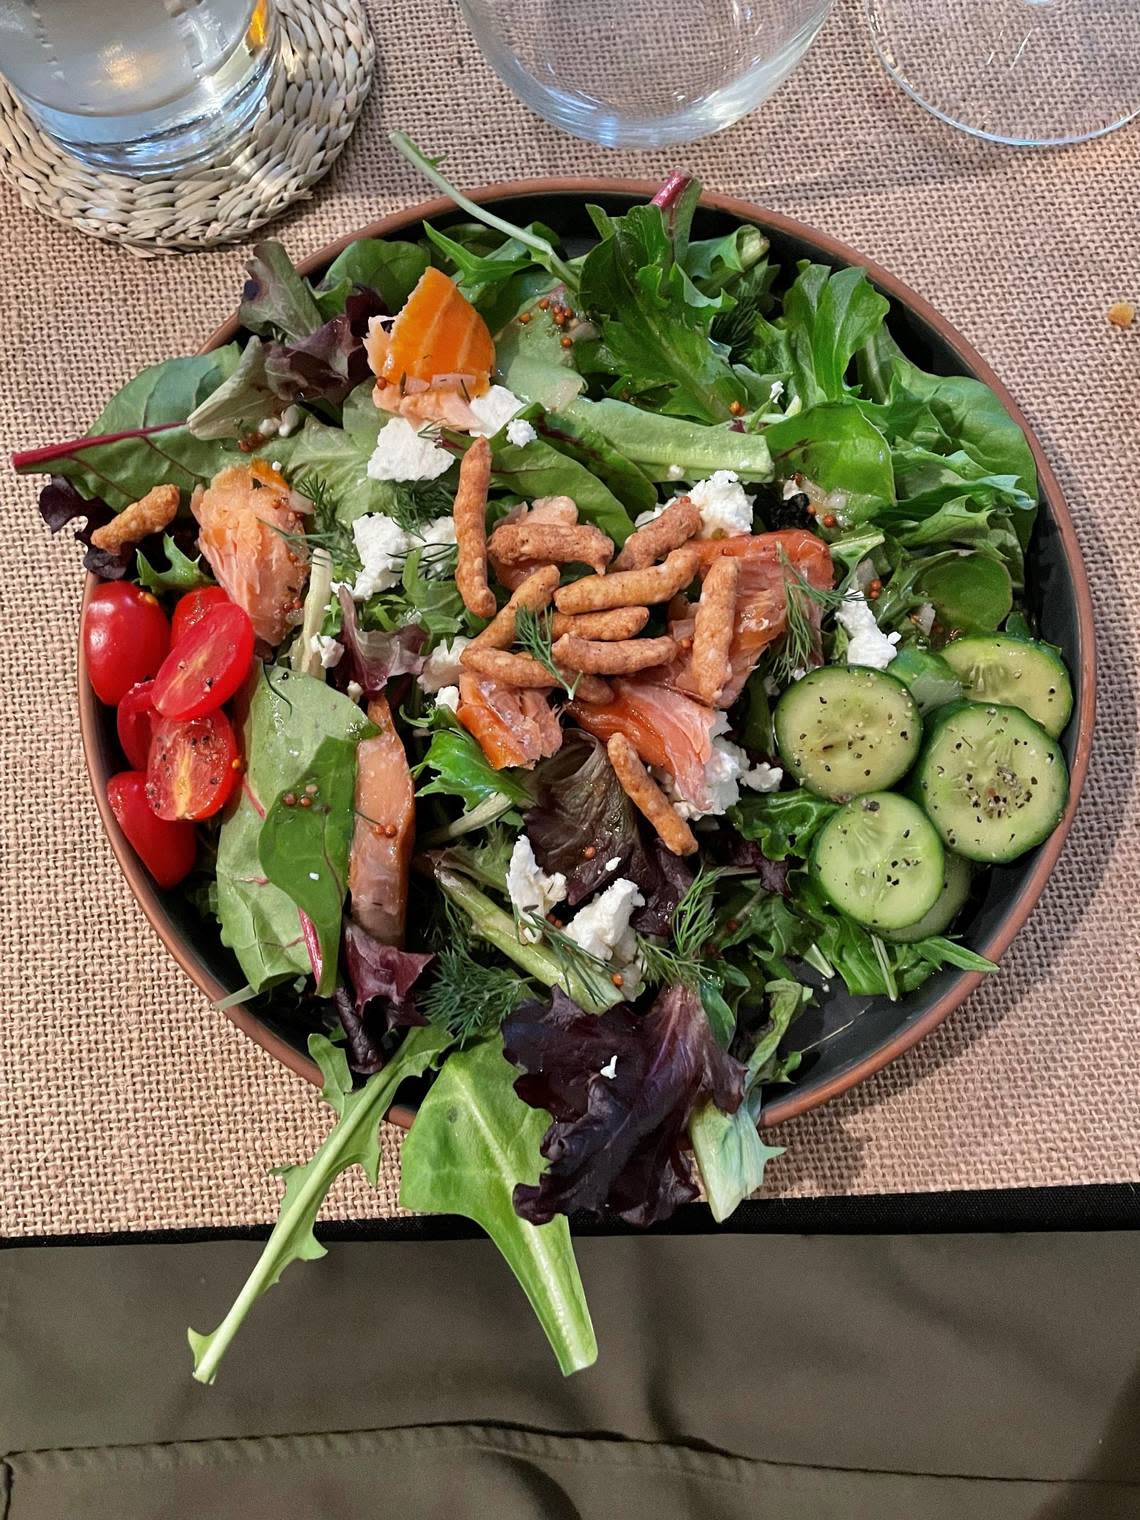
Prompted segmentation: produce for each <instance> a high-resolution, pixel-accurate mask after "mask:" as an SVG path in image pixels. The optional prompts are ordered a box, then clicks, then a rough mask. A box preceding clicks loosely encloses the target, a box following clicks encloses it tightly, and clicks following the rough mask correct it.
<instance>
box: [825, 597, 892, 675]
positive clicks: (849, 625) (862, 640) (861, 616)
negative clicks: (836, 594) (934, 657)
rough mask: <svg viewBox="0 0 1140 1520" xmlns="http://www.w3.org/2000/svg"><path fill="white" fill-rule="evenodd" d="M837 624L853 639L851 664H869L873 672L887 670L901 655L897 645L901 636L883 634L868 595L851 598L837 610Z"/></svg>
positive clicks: (848, 657)
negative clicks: (868, 601)
mask: <svg viewBox="0 0 1140 1520" xmlns="http://www.w3.org/2000/svg"><path fill="white" fill-rule="evenodd" d="M835 621H836V622H837V623H838V624H839V625H840V627H841V628H843V629H844V630H845V632H846V634H847V637H848V639H849V640H850V642H849V643H848V645H847V663H848V665H869V666H871V668H872V669H874V670H886V668H887V666H888V665H889V664H890V663H891V661H892V660H893V659H894V657H895V655H896V654H897V652H898V651H897V650H896V649H895V645H896V644H897V643H898V641H899V638H900V637H901V635H900V634H897V633H884V632H883V631H882V629H881V628H880V627H879V625H878V623H877V622H876V621H875V614H874V613H873V612H872V611H871V609H870V607H869V606H868V604H867V599H866V597H865V596H862V595H857V596H848V597H847V598H846V599H845V600H844V601H843V602H842V603H841V604H840V606H838V607H837V608H836V609H835Z"/></svg>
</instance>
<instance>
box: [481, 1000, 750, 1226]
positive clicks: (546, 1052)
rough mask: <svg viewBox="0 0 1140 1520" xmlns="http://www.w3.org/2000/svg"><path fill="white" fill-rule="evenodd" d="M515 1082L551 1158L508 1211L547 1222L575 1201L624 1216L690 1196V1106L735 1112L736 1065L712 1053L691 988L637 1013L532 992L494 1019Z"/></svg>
mask: <svg viewBox="0 0 1140 1520" xmlns="http://www.w3.org/2000/svg"><path fill="white" fill-rule="evenodd" d="M503 1049H504V1051H505V1053H506V1056H507V1059H508V1060H509V1061H511V1062H512V1063H513V1064H514V1065H515V1066H518V1067H521V1068H522V1071H523V1075H522V1076H521V1077H519V1078H518V1079H517V1080H516V1082H515V1091H516V1092H517V1093H518V1095H519V1097H520V1098H522V1099H523V1100H524V1101H525V1102H526V1103H529V1104H530V1106H531V1107H532V1108H542V1109H545V1110H546V1111H547V1112H548V1113H549V1114H550V1115H551V1117H552V1119H553V1121H554V1122H553V1123H552V1124H551V1126H550V1128H549V1129H548V1130H547V1132H546V1135H545V1136H544V1138H543V1141H542V1146H541V1150H542V1154H543V1155H544V1156H545V1157H546V1159H547V1160H548V1161H549V1162H550V1165H549V1166H548V1168H547V1169H546V1171H545V1172H544V1173H543V1175H542V1177H541V1178H540V1179H539V1181H538V1183H537V1184H535V1185H530V1184H523V1183H520V1184H519V1185H518V1186H517V1187H516V1188H515V1192H514V1205H515V1211H516V1213H518V1214H519V1215H520V1217H521V1218H523V1219H527V1220H529V1221H530V1222H531V1223H532V1224H536V1225H538V1224H546V1223H547V1222H548V1221H549V1220H550V1219H552V1218H553V1217H554V1216H555V1215H556V1214H568V1213H570V1212H571V1211H572V1210H574V1209H586V1210H588V1211H590V1212H592V1213H600V1212H601V1211H602V1210H603V1209H604V1210H607V1211H609V1212H610V1213H613V1214H616V1215H617V1216H618V1217H619V1218H621V1219H624V1220H625V1221H626V1222H627V1223H628V1224H633V1225H642V1226H644V1225H650V1224H655V1223H657V1222H658V1221H659V1220H662V1219H667V1218H668V1217H669V1215H670V1214H672V1213H673V1211H674V1209H676V1208H677V1207H678V1205H679V1204H682V1203H687V1202H690V1201H691V1200H692V1199H693V1198H695V1197H696V1196H697V1187H696V1184H695V1183H694V1182H693V1178H692V1171H691V1166H690V1162H689V1157H688V1153H687V1151H686V1148H685V1146H686V1139H685V1137H686V1133H687V1129H688V1123H689V1118H690V1115H691V1114H692V1112H693V1110H694V1108H696V1107H697V1106H698V1105H699V1104H700V1103H702V1102H704V1101H705V1100H706V1099H711V1100H712V1102H713V1103H714V1104H715V1105H716V1106H717V1107H718V1108H719V1109H721V1110H722V1111H723V1112H725V1113H735V1111H736V1110H737V1108H739V1106H740V1103H741V1101H742V1099H743V1095H744V1076H745V1073H744V1068H743V1066H741V1064H740V1063H739V1062H738V1061H736V1060H734V1059H733V1058H732V1057H731V1056H729V1055H728V1054H727V1053H726V1052H725V1051H723V1050H721V1049H720V1047H719V1046H718V1045H717V1043H716V1040H715V1039H714V1038H713V1033H712V1029H711V1027H710V1025H709V1021H708V1019H707V1018H706V1016H705V1013H704V1010H703V1009H702V1007H701V1003H700V998H699V997H698V996H697V994H696V993H695V992H692V991H690V990H689V989H687V988H684V987H670V988H667V989H666V990H665V991H664V992H662V993H661V994H660V996H659V997H658V998H657V1001H656V1002H655V1003H654V1004H653V1006H652V1008H650V1010H649V1012H648V1013H647V1014H645V1015H644V1017H639V1016H638V1015H637V1014H635V1013H633V1012H631V1010H630V1009H629V1008H628V1007H625V1006H620V1005H619V1006H618V1007H617V1008H611V1009H610V1010H609V1011H608V1012H606V1013H602V1014H598V1015H595V1014H587V1013H584V1012H583V1011H582V1009H581V1008H579V1007H578V1006H577V1004H576V1003H574V1002H572V1001H571V1000H570V998H568V997H567V996H566V995H565V993H563V992H562V991H561V990H560V989H557V988H556V989H555V991H554V994H553V998H552V1000H551V1002H550V1003H549V1004H545V1003H540V1002H537V1001H529V1002H526V1003H524V1004H522V1005H521V1007H519V1008H518V1009H517V1010H516V1011H515V1012H514V1013H513V1014H511V1015H510V1016H509V1017H508V1018H507V1020H506V1022H505V1023H504V1025H503Z"/></svg>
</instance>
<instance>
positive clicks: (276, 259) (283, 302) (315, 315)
mask: <svg viewBox="0 0 1140 1520" xmlns="http://www.w3.org/2000/svg"><path fill="white" fill-rule="evenodd" d="M245 267H246V269H247V270H248V271H249V279H248V280H247V281H246V285H245V289H244V291H243V292H242V298H241V305H240V306H239V307H238V316H239V318H240V319H241V325H242V326H243V327H248V328H249V330H250V332H254V333H260V334H261V336H262V337H263V338H264V337H278V336H281V337H285V338H291V339H292V340H293V341H294V342H297V341H299V340H300V339H301V338H307V337H308V336H309V334H310V333H314V332H316V330H317V328H318V327H320V325H321V323H322V322H323V321H324V317H323V316H322V314H321V309H320V307H319V306H318V305H317V303H316V301H315V300H314V299H313V293H312V291H311V290H310V289H309V287H308V285H307V284H306V282H305V281H304V279H303V278H302V277H301V276H300V275H299V274H298V273H297V271H296V269H295V268H294V267H293V260H292V259H291V258H290V257H289V255H288V254H287V253H286V251H285V249H284V248H283V247H282V246H281V244H280V243H278V242H277V241H276V240H275V239H274V238H266V240H265V241H264V242H261V243H256V244H255V245H254V249H253V253H252V255H251V256H250V259H249V261H248V263H247V264H246V266H245Z"/></svg>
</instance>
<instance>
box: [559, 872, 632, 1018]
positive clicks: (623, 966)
mask: <svg viewBox="0 0 1140 1520" xmlns="http://www.w3.org/2000/svg"><path fill="white" fill-rule="evenodd" d="M644 903H645V898H644V897H643V896H642V895H641V891H640V889H639V888H638V886H637V883H636V882H632V881H629V880H628V879H627V878H626V877H624V876H619V877H618V879H617V880H616V881H614V882H611V883H610V885H609V886H608V887H607V888H606V890H605V891H604V892H599V893H598V895H597V897H595V898H594V899H593V901H592V902H588V903H587V904H586V906H585V907H584V908H579V910H578V912H577V913H576V914H575V915H574V917H573V918H572V919H571V921H570V923H568V924H567V926H566V934H567V936H568V937H569V938H570V939H572V940H573V941H574V943H575V944H576V945H580V946H581V948H582V949H583V950H585V952H586V954H587V955H593V956H596V957H597V959H598V960H600V961H608V962H609V963H610V964H611V965H612V966H613V967H614V969H615V970H616V971H617V972H618V973H619V974H620V975H621V978H622V988H621V990H622V996H623V997H625V998H635V997H636V996H637V994H638V992H639V991H640V990H641V981H642V968H641V964H640V961H639V960H638V955H637V935H636V934H635V933H634V931H633V929H631V928H630V924H629V920H630V916H631V914H632V913H633V910H634V908H640V907H642V906H643V905H644Z"/></svg>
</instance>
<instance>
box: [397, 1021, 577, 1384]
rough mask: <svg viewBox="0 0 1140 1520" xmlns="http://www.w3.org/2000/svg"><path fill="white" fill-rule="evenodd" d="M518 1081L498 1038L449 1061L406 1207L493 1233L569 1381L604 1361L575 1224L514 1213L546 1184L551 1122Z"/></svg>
mask: <svg viewBox="0 0 1140 1520" xmlns="http://www.w3.org/2000/svg"><path fill="white" fill-rule="evenodd" d="M514 1079H515V1072H514V1070H513V1068H512V1067H511V1066H510V1065H509V1064H508V1062H507V1060H506V1058H505V1056H504V1055H503V1045H502V1041H501V1039H499V1037H498V1036H497V1035H496V1036H494V1037H492V1038H490V1039H486V1040H481V1041H480V1042H479V1043H478V1044H476V1045H472V1046H471V1047H470V1048H469V1049H468V1050H463V1051H457V1052H455V1053H454V1054H453V1055H451V1056H450V1057H449V1058H448V1060H447V1061H446V1062H445V1064H444V1067H443V1070H442V1071H441V1072H440V1074H439V1076H438V1077H437V1078H436V1080H435V1082H434V1083H433V1084H432V1087H431V1089H430V1091H429V1092H428V1095H427V1097H426V1098H425V1099H424V1101H423V1103H422V1104H421V1105H420V1111H419V1113H418V1114H417V1115H416V1122H415V1123H414V1124H413V1125H412V1129H411V1133H410V1134H409V1135H408V1138H407V1139H406V1140H405V1141H404V1149H403V1153H402V1156H401V1163H402V1177H401V1182H400V1203H401V1204H402V1206H403V1207H404V1208H407V1209H415V1210H417V1211H419V1212H422V1213H428V1214H463V1215H465V1216H466V1217H467V1218H468V1219H473V1220H474V1221H475V1223H476V1224H478V1225H480V1226H481V1227H482V1228H483V1229H484V1230H486V1232H487V1234H488V1235H489V1236H490V1237H491V1239H492V1240H493V1241H494V1242H495V1244H496V1246H498V1248H499V1250H500V1251H501V1252H502V1255H503V1257H504V1259H505V1261H506V1263H507V1265H508V1266H509V1267H510V1269H511V1271H512V1272H513V1273H514V1274H515V1277H516V1278H517V1279H518V1282H519V1285H520V1287H521V1288H522V1290H523V1292H524V1293H525V1294H526V1296H527V1298H528V1299H529V1300H530V1304H531V1307H532V1308H533V1310H534V1312H535V1314H536V1315H537V1316H538V1321H539V1324H540V1325H541V1326H542V1328H543V1330H544V1331H545V1332H546V1337H547V1339H548V1340H549V1342H550V1345H551V1347H552V1349H553V1351H554V1354H555V1356H556V1357H557V1358H558V1365H559V1367H560V1368H561V1369H562V1371H563V1373H564V1374H566V1375H567V1376H568V1375H569V1374H570V1373H572V1372H578V1371H580V1370H581V1369H582V1368H583V1367H589V1366H590V1365H591V1364H592V1363H593V1362H594V1361H596V1359H597V1355H598V1348H597V1342H596V1340H595V1338H594V1329H593V1326H592V1324H591V1323H590V1311H589V1309H588V1308H587V1305H586V1297H585V1293H584V1292H583V1289H582V1280H581V1278H580V1277H579V1275H578V1267H577V1264H576V1262H575V1260H574V1247H573V1245H572V1244H571V1241H570V1228H569V1225H568V1224H567V1223H566V1220H565V1219H561V1218H560V1219H554V1220H551V1222H550V1223H549V1224H544V1225H541V1226H536V1225H533V1224H528V1223H527V1222H526V1221H525V1220H522V1219H520V1218H519V1216H518V1215H517V1214H516V1213H515V1210H514V1203H513V1201H512V1200H513V1195H514V1190H515V1187H516V1185H517V1184H519V1183H533V1182H536V1181H537V1180H538V1176H539V1173H540V1171H541V1170H542V1158H541V1156H540V1155H539V1150H538V1147H539V1144H540V1142H541V1140H542V1136H543V1134H544V1133H545V1131H546V1129H547V1127H548V1125H549V1122H550V1116H549V1115H548V1114H546V1113H544V1112H543V1111H542V1110H541V1109H535V1108H529V1107H528V1106H527V1104H525V1103H524V1102H523V1101H522V1099H521V1098H520V1097H518V1096H517V1095H516V1093H515V1090H514Z"/></svg>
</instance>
